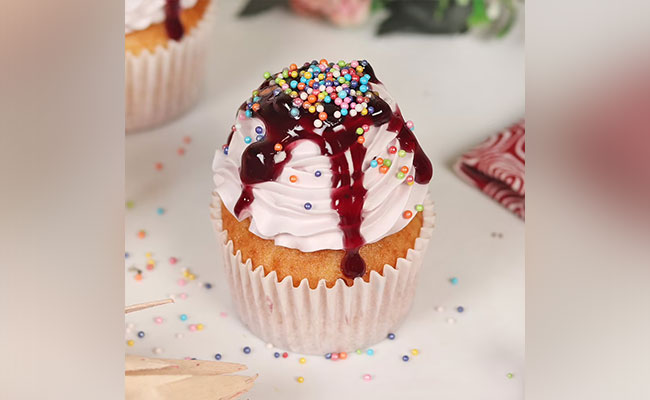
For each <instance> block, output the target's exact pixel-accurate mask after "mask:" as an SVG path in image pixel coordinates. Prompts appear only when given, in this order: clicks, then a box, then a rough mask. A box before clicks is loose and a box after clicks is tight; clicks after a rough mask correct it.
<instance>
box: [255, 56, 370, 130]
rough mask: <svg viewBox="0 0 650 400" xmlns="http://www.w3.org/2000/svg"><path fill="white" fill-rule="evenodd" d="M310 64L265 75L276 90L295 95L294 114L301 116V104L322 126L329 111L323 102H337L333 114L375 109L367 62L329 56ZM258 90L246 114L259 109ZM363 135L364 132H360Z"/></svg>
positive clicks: (359, 112)
mask: <svg viewBox="0 0 650 400" xmlns="http://www.w3.org/2000/svg"><path fill="white" fill-rule="evenodd" d="M307 65H308V67H307V68H304V67H303V68H301V69H299V68H298V66H297V65H296V64H291V65H290V66H289V67H287V68H284V69H283V70H282V72H279V73H278V74H277V75H275V77H273V76H272V75H271V73H270V72H265V73H264V79H265V80H267V81H268V83H269V85H277V86H278V87H277V88H276V89H275V91H276V93H275V94H279V93H280V91H284V93H286V94H288V95H289V96H291V98H293V107H292V108H291V109H290V110H288V112H289V113H290V114H291V116H292V117H293V118H296V119H298V118H299V117H300V108H302V109H304V110H307V111H308V112H310V113H311V114H317V116H318V118H317V119H315V120H314V126H315V127H316V128H320V127H322V126H323V123H324V122H323V121H326V120H327V119H328V117H329V115H328V114H327V113H326V112H325V107H324V104H334V105H336V106H337V107H336V110H335V111H333V112H331V111H330V112H331V113H332V116H333V117H334V118H337V119H339V118H341V117H345V116H347V115H350V116H352V117H354V116H355V115H357V113H358V114H361V115H367V114H368V113H371V114H372V113H373V111H374V110H373V108H372V107H371V106H368V102H369V101H370V99H371V98H372V96H373V94H372V92H370V91H369V87H368V83H369V82H370V80H371V79H372V76H371V75H370V74H368V73H366V72H365V68H366V66H368V62H367V61H365V60H363V61H350V62H345V61H342V60H341V61H339V62H338V63H329V62H328V61H327V60H325V59H322V60H320V61H312V63H311V64H307ZM258 94H259V91H258V90H254V91H253V95H252V96H251V97H250V98H249V99H248V101H247V102H246V113H245V117H248V118H250V117H252V116H253V113H254V112H255V111H257V110H258V109H259V107H260V106H259V103H257V102H258V101H259V100H260V97H259V96H258ZM360 135H362V133H360Z"/></svg>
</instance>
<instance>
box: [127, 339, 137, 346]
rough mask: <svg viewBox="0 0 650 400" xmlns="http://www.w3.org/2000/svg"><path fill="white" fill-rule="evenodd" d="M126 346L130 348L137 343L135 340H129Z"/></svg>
mask: <svg viewBox="0 0 650 400" xmlns="http://www.w3.org/2000/svg"><path fill="white" fill-rule="evenodd" d="M126 344H127V345H129V346H133V345H134V344H135V342H134V341H133V340H128V341H127V342H126Z"/></svg>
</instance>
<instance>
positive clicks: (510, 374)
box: [506, 372, 515, 379]
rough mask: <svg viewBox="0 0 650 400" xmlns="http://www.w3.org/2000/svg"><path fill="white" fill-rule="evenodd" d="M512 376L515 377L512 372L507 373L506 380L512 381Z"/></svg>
mask: <svg viewBox="0 0 650 400" xmlns="http://www.w3.org/2000/svg"><path fill="white" fill-rule="evenodd" d="M514 376H515V375H514V374H513V373H512V372H508V373H507V374H506V377H507V378H508V379H512V378H513V377H514Z"/></svg>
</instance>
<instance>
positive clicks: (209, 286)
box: [204, 283, 212, 289]
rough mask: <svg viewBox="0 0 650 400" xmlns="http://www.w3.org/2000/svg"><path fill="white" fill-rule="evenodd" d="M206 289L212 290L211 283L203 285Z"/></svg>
mask: <svg viewBox="0 0 650 400" xmlns="http://www.w3.org/2000/svg"><path fill="white" fill-rule="evenodd" d="M204 286H205V288H206V289H212V284H211V283H206V284H205V285H204Z"/></svg>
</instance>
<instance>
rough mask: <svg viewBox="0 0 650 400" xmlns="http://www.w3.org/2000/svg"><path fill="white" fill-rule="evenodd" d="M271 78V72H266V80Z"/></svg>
mask: <svg viewBox="0 0 650 400" xmlns="http://www.w3.org/2000/svg"><path fill="white" fill-rule="evenodd" d="M270 77H271V73H270V72H269V71H266V72H265V73H264V79H269V78H270Z"/></svg>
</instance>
